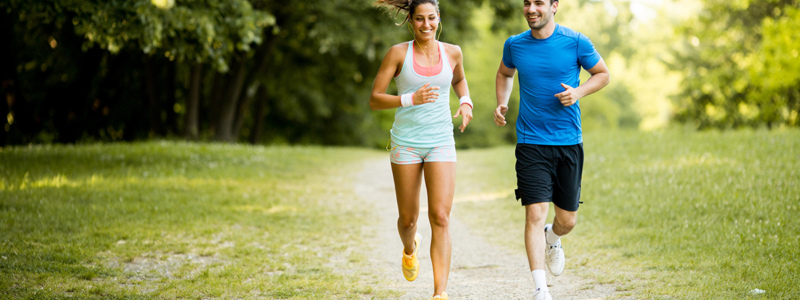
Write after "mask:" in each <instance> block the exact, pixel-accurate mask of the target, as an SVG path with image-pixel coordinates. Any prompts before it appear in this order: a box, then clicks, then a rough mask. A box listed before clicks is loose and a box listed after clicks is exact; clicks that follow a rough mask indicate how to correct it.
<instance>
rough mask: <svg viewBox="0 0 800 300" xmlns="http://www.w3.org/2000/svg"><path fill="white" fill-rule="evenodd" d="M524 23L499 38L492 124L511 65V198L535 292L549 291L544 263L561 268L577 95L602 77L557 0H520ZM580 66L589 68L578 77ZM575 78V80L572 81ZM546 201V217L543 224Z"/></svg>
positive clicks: (575, 187)
mask: <svg viewBox="0 0 800 300" xmlns="http://www.w3.org/2000/svg"><path fill="white" fill-rule="evenodd" d="M524 4H525V7H524V10H523V11H524V14H525V19H526V20H527V21H528V26H529V27H530V28H531V30H529V31H526V32H523V33H521V34H519V35H515V36H512V37H510V38H509V39H508V40H506V42H505V45H504V46H503V59H502V61H501V62H500V69H499V70H497V80H496V84H497V86H496V88H497V89H496V92H497V108H496V109H495V112H494V117H495V123H496V124H497V125H498V126H504V125H505V124H506V119H505V114H506V112H507V111H508V99H509V96H511V89H512V87H513V85H514V75H515V73H516V72H517V71H519V85H520V105H519V106H520V108H519V117H518V118H517V124H516V129H517V148H516V158H517V163H516V171H517V189H516V190H515V193H516V198H517V199H520V200H521V202H522V205H523V206H524V207H525V248H526V250H527V253H528V263H529V265H530V268H531V273H532V274H533V280H534V284H535V285H536V291H535V294H534V298H535V299H552V296H551V295H550V292H549V289H548V287H547V282H546V274H545V264H546V265H547V268H548V269H549V270H550V273H551V274H553V275H560V274H561V272H562V271H563V270H564V261H565V258H564V251H563V250H562V248H561V241H560V237H561V236H563V235H566V234H567V233H569V232H570V231H571V230H572V229H573V228H574V226H575V223H576V220H577V211H578V205H579V203H580V202H579V200H580V190H581V176H582V172H583V136H582V133H581V110H580V107H579V105H578V99H580V98H582V97H584V96H587V95H589V94H592V93H594V92H597V91H598V90H600V89H601V88H603V87H604V86H605V85H606V84H608V81H609V72H608V67H606V64H605V62H604V61H603V58H602V57H600V54H598V53H597V51H596V50H595V49H594V45H592V43H591V41H590V40H589V38H587V37H586V36H584V35H583V34H581V33H578V32H576V31H574V30H572V29H569V28H567V27H564V26H561V25H558V24H556V22H555V20H554V18H555V14H556V11H557V10H558V4H559V3H558V0H524ZM581 68H583V69H585V70H587V71H588V72H589V73H590V74H591V75H592V76H591V78H589V80H587V81H586V82H584V83H583V84H580V76H579V75H580V71H581ZM579 84H580V85H579ZM549 202H553V204H554V206H555V217H554V218H553V222H552V224H545V223H546V218H547V212H548V209H549V206H550V204H549Z"/></svg>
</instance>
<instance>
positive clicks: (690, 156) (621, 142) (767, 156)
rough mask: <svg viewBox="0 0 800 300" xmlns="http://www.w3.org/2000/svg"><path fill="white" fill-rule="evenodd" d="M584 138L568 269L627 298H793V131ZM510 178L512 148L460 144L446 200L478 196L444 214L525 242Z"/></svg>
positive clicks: (798, 169)
mask: <svg viewBox="0 0 800 300" xmlns="http://www.w3.org/2000/svg"><path fill="white" fill-rule="evenodd" d="M584 146H585V151H586V158H585V168H584V177H583V187H582V199H581V200H582V201H584V202H585V203H584V204H583V205H582V206H581V209H580V213H579V220H578V226H577V227H576V228H575V230H574V231H573V232H572V233H571V234H570V235H569V236H567V237H565V238H564V243H565V249H566V253H567V255H568V257H569V260H568V264H569V265H568V268H572V270H571V271H572V272H576V273H577V274H580V275H582V276H585V277H588V278H592V279H594V280H595V282H597V283H599V284H615V286H616V287H617V289H618V290H619V291H620V292H622V294H621V295H623V296H624V295H630V296H632V297H634V298H637V299H642V298H644V299H674V298H678V299H736V298H752V299H760V298H764V299H797V298H800V272H798V270H800V262H798V257H800V222H799V221H798V216H800V131H798V130H778V131H755V130H743V131H726V132H716V131H712V132H700V133H695V132H683V131H680V130H669V131H665V132H655V133H638V132H625V131H623V132H590V133H587V134H586V136H585V141H584ZM515 187H516V177H515V173H514V149H513V147H503V148H496V149H486V150H471V151H462V152H460V153H459V175H458V182H457V198H458V197H461V198H464V199H468V198H469V199H479V200H481V201H474V202H463V203H457V204H456V208H455V210H454V213H456V214H458V215H459V216H460V219H461V220H465V221H466V222H468V223H469V224H470V225H471V226H472V227H473V228H475V229H476V230H477V231H479V232H482V233H483V234H484V235H486V236H487V237H488V238H489V240H491V241H494V242H496V243H499V244H502V245H505V246H506V247H508V248H510V249H513V250H514V251H524V246H523V245H522V231H523V230H522V229H523V227H522V226H523V222H524V211H523V210H522V208H520V206H519V203H518V202H515V201H514V200H513V196H512V195H513V189H514V188H515ZM551 216H552V212H551ZM455 242H457V241H454V243H455ZM568 271H570V270H568ZM756 288H758V289H762V290H765V291H766V293H765V294H761V295H753V294H751V293H750V291H751V290H753V289H756Z"/></svg>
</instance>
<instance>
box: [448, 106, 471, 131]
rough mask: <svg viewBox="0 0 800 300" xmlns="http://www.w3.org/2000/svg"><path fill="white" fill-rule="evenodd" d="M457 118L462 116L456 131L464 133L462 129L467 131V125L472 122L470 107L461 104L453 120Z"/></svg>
mask: <svg viewBox="0 0 800 300" xmlns="http://www.w3.org/2000/svg"><path fill="white" fill-rule="evenodd" d="M458 116H463V118H462V119H461V126H458V129H461V132H464V129H467V125H469V121H472V106H470V105H469V104H466V103H464V104H461V106H459V107H458V111H456V115H455V116H453V118H456V117H458Z"/></svg>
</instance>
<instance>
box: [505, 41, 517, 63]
mask: <svg viewBox="0 0 800 300" xmlns="http://www.w3.org/2000/svg"><path fill="white" fill-rule="evenodd" d="M503 64H504V65H506V67H508V68H509V69H516V68H517V67H516V66H514V60H513V59H512V57H511V38H508V39H507V40H506V43H505V44H504V45H503Z"/></svg>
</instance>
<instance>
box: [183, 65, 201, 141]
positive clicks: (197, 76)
mask: <svg viewBox="0 0 800 300" xmlns="http://www.w3.org/2000/svg"><path fill="white" fill-rule="evenodd" d="M202 79H203V64H199V63H198V64H194V65H192V72H191V78H190V80H189V95H188V97H186V114H185V115H184V121H183V136H184V137H185V138H186V139H187V140H196V139H197V137H198V135H199V128H200V126H199V123H200V94H201V92H202V90H201V84H202Z"/></svg>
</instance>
